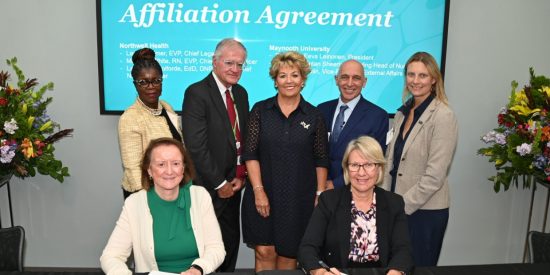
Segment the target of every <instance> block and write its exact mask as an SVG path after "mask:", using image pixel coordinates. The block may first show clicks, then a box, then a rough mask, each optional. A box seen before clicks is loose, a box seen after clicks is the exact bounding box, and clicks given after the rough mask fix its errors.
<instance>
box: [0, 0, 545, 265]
mask: <svg viewBox="0 0 550 275" xmlns="http://www.w3.org/2000/svg"><path fill="white" fill-rule="evenodd" d="M0 10H2V16H0V26H1V27H0V37H1V42H0V60H1V61H2V63H0V68H2V69H4V70H5V69H6V65H5V63H4V60H6V59H7V58H11V57H13V56H17V57H18V58H19V65H20V66H21V68H22V69H23V70H24V72H25V73H26V74H27V76H28V77H37V78H38V79H39V80H40V81H42V82H43V83H45V82H47V81H52V82H54V83H55V90H54V91H53V92H49V93H48V94H49V95H50V96H53V97H54V102H53V103H52V104H51V107H50V109H49V113H50V115H51V116H52V117H53V118H54V119H55V120H56V121H58V122H60V123H61V125H62V126H63V127H71V128H75V133H74V137H73V138H68V139H65V140H62V141H61V142H60V143H59V144H58V145H57V156H58V157H59V158H60V159H62V160H63V161H64V163H65V164H67V165H69V166H70V172H71V175H72V176H71V177H69V178H67V180H66V181H65V183H63V184H59V183H58V182H56V181H54V180H52V179H50V178H48V177H44V176H37V177H35V178H30V179H27V180H24V181H22V180H18V179H16V180H13V181H12V185H11V186H12V195H13V202H14V205H13V206H14V215H15V223H16V224H20V225H23V226H24V227H25V229H26V231H27V250H26V265H27V266H61V267H98V266H99V263H98V258H99V255H100V254H101V251H102V249H103V246H104V245H105V243H106V240H107V238H108V236H109V234H110V232H111V230H112V229H113V226H114V222H115V220H116V218H117V217H118V214H119V213H120V210H121V206H122V194H121V190H120V187H119V183H120V179H121V165H120V157H119V150H118V144H117V132H116V126H117V121H118V116H100V115H99V99H98V89H99V88H98V72H97V46H96V18H95V1H93V0H85V1H84V0H81V1H74V0H58V1H54V0H44V1H38V0H2V1H1V2H0ZM549 14H550V1H546V0H508V1H502V0H483V1H479V0H460V1H457V0H455V1H452V3H451V9H450V20H449V36H448V46H447V65H446V87H447V91H448V95H449V99H450V103H451V105H452V107H453V108H454V110H455V111H456V114H457V116H458V120H459V123H460V136H459V143H458V148H457V153H456V155H455V158H454V163H453V166H452V171H451V178H450V181H451V188H452V190H451V192H452V193H451V196H452V206H451V215H450V221H449V227H448V230H447V234H446V237H445V242H444V245H443V251H442V255H441V259H440V264H441V265H461V264H482V263H506V262H518V261H520V260H521V256H522V249H523V241H524V236H525V230H526V223H527V213H528V206H529V199H530V193H529V191H527V190H511V191H509V192H506V193H500V194H495V193H494V192H493V190H492V185H491V183H490V182H489V181H487V180H486V178H487V177H489V176H491V175H492V174H493V173H494V169H493V167H492V166H491V165H490V164H489V163H488V162H487V161H486V159H484V158H482V157H480V156H477V155H476V150H477V149H478V148H479V147H480V146H482V143H481V142H480V140H479V137H480V135H482V134H484V133H485V132H487V131H488V130H490V129H492V128H493V127H494V126H496V114H497V112H498V111H499V109H500V107H501V106H503V105H504V104H505V103H506V101H507V97H508V95H509V91H510V82H511V81H512V80H514V79H515V80H517V81H518V82H519V83H522V84H525V83H526V81H527V80H528V77H529V75H528V68H529V67H530V66H533V67H535V69H536V72H538V73H539V74H545V75H550V62H548V61H549V60H550V56H549V53H548V45H550V36H548V29H550V23H549V22H548V20H547V18H548V15H549ZM120 92H121V93H126V92H127V93H135V92H134V91H120ZM182 92H183V91H182ZM542 191H544V189H539V192H538V193H537V196H536V202H535V210H536V211H535V219H534V221H533V226H534V227H535V228H539V229H540V228H541V224H542V213H543V212H542V211H543V208H544V198H545V194H543V192H542ZM0 209H1V214H2V217H3V221H4V222H6V217H7V215H8V214H7V196H6V191H5V188H3V189H2V190H0ZM238 266H239V267H252V266H253V253H252V250H251V249H248V248H246V247H244V246H242V248H241V254H240V257H239V261H238Z"/></svg>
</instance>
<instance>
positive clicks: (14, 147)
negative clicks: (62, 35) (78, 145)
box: [0, 57, 72, 182]
mask: <svg viewBox="0 0 550 275" xmlns="http://www.w3.org/2000/svg"><path fill="white" fill-rule="evenodd" d="M6 63H7V64H8V66H10V67H11V68H12V70H13V71H14V72H15V75H16V76H17V86H15V87H13V86H11V85H10V84H9V83H8V81H9V80H10V74H9V73H8V72H7V71H1V72H0V168H1V169H0V175H9V174H13V175H15V176H17V177H19V178H25V177H34V176H35V175H36V173H37V172H38V173H40V174H43V175H49V176H51V177H52V178H54V179H56V180H58V181H59V182H63V181H64V177H67V176H69V169H68V168H67V167H64V166H63V163H62V162H61V161H59V160H57V159H56V158H55V155H54V151H55V148H54V145H53V143H54V142H56V141H58V140H60V139H62V138H64V137H66V136H68V135H70V134H71V133H72V129H65V130H61V131H60V130H59V129H60V126H59V124H58V123H56V122H54V121H53V120H51V119H50V117H49V116H48V115H47V113H46V111H47V107H48V105H49V104H50V103H51V102H52V100H53V99H52V98H51V97H47V98H43V96H44V94H45V93H46V92H47V91H51V90H53V87H54V85H53V83H51V82H49V83H47V84H45V85H43V86H42V87H40V88H39V89H38V90H35V87H36V86H37V85H38V81H37V80H36V79H35V78H34V79H26V78H25V75H24V73H23V71H22V70H21V69H20V68H19V67H18V66H17V58H15V57H14V58H12V59H10V60H7V61H6Z"/></svg>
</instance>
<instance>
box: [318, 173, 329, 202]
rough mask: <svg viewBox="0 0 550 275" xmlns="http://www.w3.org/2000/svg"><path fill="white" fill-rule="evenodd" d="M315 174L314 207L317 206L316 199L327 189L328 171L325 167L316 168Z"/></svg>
mask: <svg viewBox="0 0 550 275" xmlns="http://www.w3.org/2000/svg"><path fill="white" fill-rule="evenodd" d="M315 174H316V175H317V194H316V197H315V198H316V199H315V205H317V199H318V198H319V195H321V193H322V192H323V191H325V190H326V189H327V174H328V169H327V168H325V167H316V168H315Z"/></svg>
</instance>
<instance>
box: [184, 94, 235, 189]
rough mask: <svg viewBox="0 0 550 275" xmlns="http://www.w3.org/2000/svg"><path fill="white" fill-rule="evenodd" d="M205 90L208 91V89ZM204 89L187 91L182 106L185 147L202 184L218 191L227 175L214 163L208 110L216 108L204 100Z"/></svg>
mask: <svg viewBox="0 0 550 275" xmlns="http://www.w3.org/2000/svg"><path fill="white" fill-rule="evenodd" d="M204 89H207V88H206V87H205V88H204ZM204 89H201V90H199V88H198V87H196V86H191V87H189V88H187V90H186V91H185V97H184V100H183V105H182V115H181V120H182V127H183V139H184V141H185V146H186V148H187V149H188V150H189V152H190V154H191V156H192V158H193V162H194V164H195V167H196V169H197V172H199V173H200V175H201V178H202V182H203V184H204V186H205V187H206V189H208V190H210V191H211V190H216V189H217V188H219V187H220V184H222V183H223V182H225V181H226V178H225V175H224V173H223V172H222V170H221V169H220V167H218V165H217V163H216V161H214V159H215V158H214V154H215V153H214V152H210V149H209V148H208V140H209V139H208V117H207V113H206V112H207V110H208V109H210V108H214V106H207V104H212V103H211V102H207V101H206V99H204V97H205V95H201V93H203V94H204V93H207V91H205V90H204Z"/></svg>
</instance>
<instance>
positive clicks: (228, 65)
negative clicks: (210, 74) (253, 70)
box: [223, 60, 246, 70]
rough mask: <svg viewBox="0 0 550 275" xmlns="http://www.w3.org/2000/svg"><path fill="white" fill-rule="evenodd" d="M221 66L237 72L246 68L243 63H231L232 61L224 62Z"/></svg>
mask: <svg viewBox="0 0 550 275" xmlns="http://www.w3.org/2000/svg"><path fill="white" fill-rule="evenodd" d="M223 65H224V66H225V67H226V68H234V69H237V70H244V68H245V67H246V63H245V62H243V63H239V62H237V61H233V60H224V61H223Z"/></svg>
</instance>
